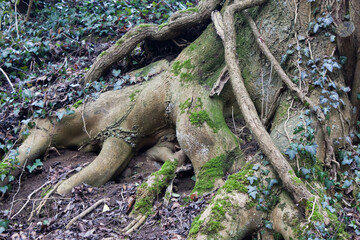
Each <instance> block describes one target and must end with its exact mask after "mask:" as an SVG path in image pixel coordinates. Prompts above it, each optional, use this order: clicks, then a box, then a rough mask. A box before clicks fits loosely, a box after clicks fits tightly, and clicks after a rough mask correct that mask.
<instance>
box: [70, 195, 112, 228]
mask: <svg viewBox="0 0 360 240" xmlns="http://www.w3.org/2000/svg"><path fill="white" fill-rule="evenodd" d="M108 200H109V198H103V199H100V200H99V201H97V202H96V203H94V205H92V206H91V207H89V208H88V209H86V210H85V211H83V212H82V213H80V214H79V215H77V216H76V217H74V218H73V219H71V221H70V222H69V223H68V224H67V225H66V227H65V229H69V228H70V227H71V225H72V224H73V223H74V222H76V221H77V220H78V219H80V218H82V217H85V216H86V215H87V214H88V213H90V212H91V211H93V210H94V209H95V208H97V207H98V206H99V205H100V204H102V203H103V202H106V201H108Z"/></svg>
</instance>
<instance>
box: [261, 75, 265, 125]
mask: <svg viewBox="0 0 360 240" xmlns="http://www.w3.org/2000/svg"><path fill="white" fill-rule="evenodd" d="M264 101H265V90H264V74H263V71H262V69H261V115H260V120H261V121H262V122H264V121H263V120H264V116H265V112H264V111H265V110H264V108H265V106H264Z"/></svg>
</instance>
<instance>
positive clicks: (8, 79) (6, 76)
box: [0, 67, 15, 92]
mask: <svg viewBox="0 0 360 240" xmlns="http://www.w3.org/2000/svg"><path fill="white" fill-rule="evenodd" d="M0 71H1V72H2V73H3V74H4V76H5V78H6V80H7V81H8V83H9V85H10V87H11V88H12V90H13V92H15V89H14V85H13V84H12V83H11V81H10V78H9V77H8V75H7V74H6V72H5V71H4V70H3V69H2V68H1V67H0Z"/></svg>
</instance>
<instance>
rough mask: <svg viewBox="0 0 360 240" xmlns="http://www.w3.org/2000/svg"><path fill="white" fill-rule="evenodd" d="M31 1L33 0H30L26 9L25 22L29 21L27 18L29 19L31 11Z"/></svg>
mask: <svg viewBox="0 0 360 240" xmlns="http://www.w3.org/2000/svg"><path fill="white" fill-rule="evenodd" d="M33 1H34V0H30V2H29V6H28V9H27V13H26V18H25V22H27V21H29V19H30V13H31V7H32V4H33Z"/></svg>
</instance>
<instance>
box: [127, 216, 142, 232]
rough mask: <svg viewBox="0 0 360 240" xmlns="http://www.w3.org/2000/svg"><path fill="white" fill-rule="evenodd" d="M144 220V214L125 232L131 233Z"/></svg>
mask: <svg viewBox="0 0 360 240" xmlns="http://www.w3.org/2000/svg"><path fill="white" fill-rule="evenodd" d="M145 220H146V215H142V216H141V218H140V219H139V221H138V222H137V223H136V224H135V225H134V226H133V227H132V228H130V229H129V230H127V231H126V233H125V234H130V233H132V232H133V231H134V230H136V229H137V228H138V227H140V226H141V225H142V224H143V223H144V222H145Z"/></svg>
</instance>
